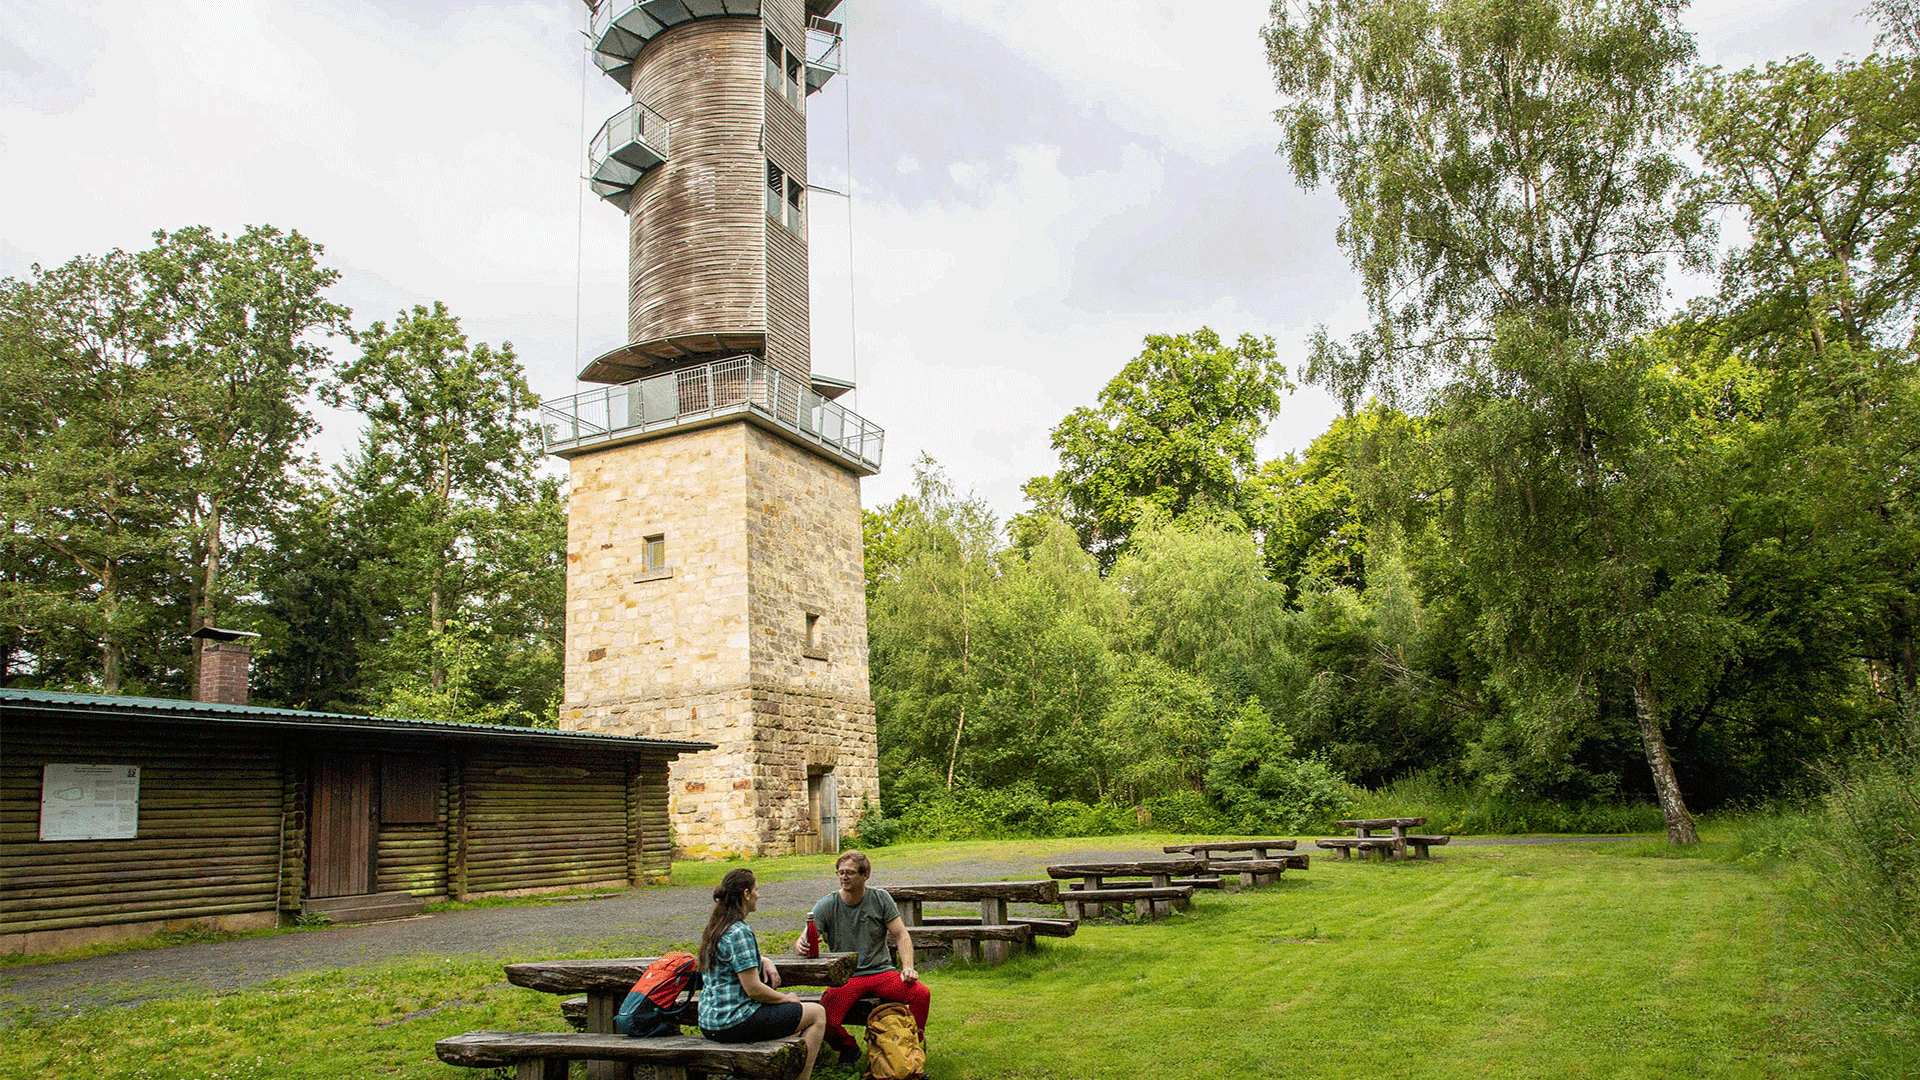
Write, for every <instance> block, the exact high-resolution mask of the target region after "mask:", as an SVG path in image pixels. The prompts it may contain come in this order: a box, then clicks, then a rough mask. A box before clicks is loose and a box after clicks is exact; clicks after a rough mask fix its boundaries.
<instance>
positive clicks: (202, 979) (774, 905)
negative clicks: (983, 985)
mask: <svg viewBox="0 0 1920 1080" xmlns="http://www.w3.org/2000/svg"><path fill="white" fill-rule="evenodd" d="M1629 839H1639V838H1638V837H1621V836H1607V837H1527V838H1519V839H1511V840H1508V839H1462V840H1455V841H1454V842H1453V843H1454V844H1455V845H1456V846H1461V847H1470V846H1478V845H1484V844H1539V843H1579V842H1593V841H1611V840H1629ZM876 854H877V855H878V858H877V859H876V862H877V864H878V865H877V867H876V872H875V874H874V884H875V885H877V886H880V887H882V888H884V887H885V885H886V878H887V874H886V869H887V867H886V856H885V853H884V852H878V853H876ZM1143 854H1144V853H1143V852H1142V851H1141V850H1140V847H1139V846H1138V845H1131V846H1129V845H1126V844H1125V840H1124V838H1118V842H1117V844H1116V846H1114V847H1109V848H1086V849H1082V850H1077V851H1065V852H1054V853H1052V854H1050V855H1047V856H1045V857H1043V858H1041V857H1035V858H1009V859H1005V860H995V859H974V860H969V861H956V862H944V863H938V864H934V865H930V866H928V867H927V868H925V869H917V870H914V871H912V873H911V878H912V880H914V881H916V882H925V883H936V882H947V881H993V880H996V879H1002V878H1013V877H1036V878H1037V877H1044V876H1045V875H1046V867H1047V865H1049V864H1055V863H1066V862H1097V861H1104V860H1117V859H1137V858H1141V857H1143ZM832 888H833V880H832V878H831V876H830V873H828V872H822V873H821V874H820V876H819V877H818V879H814V878H801V879H794V880H790V881H771V882H765V883H763V884H762V885H761V888H760V892H761V897H762V898H761V901H760V908H761V911H763V912H764V913H765V915H766V916H767V917H768V925H770V926H785V925H788V924H790V923H791V924H797V923H798V922H799V920H800V919H801V917H802V913H804V912H805V911H806V910H807V909H808V908H810V907H811V906H812V905H813V902H814V901H815V900H817V899H819V898H820V897H821V896H823V895H825V894H826V892H827V891H829V890H830V889H832ZM712 910H713V896H712V891H711V888H710V887H708V886H693V885H684V886H671V887H668V888H657V889H629V890H625V891H623V892H619V893H615V894H613V895H611V896H607V897H605V898H602V899H592V900H580V901H574V902H571V903H563V904H549V905H542V906H527V907H497V908H480V909H476V910H471V911H452V912H445V913H442V914H438V915H423V916H420V917H417V918H412V919H400V920H396V921H393V922H384V923H370V924H366V925H347V926H340V927H335V928H332V929H329V930H325V931H317V932H313V933H304V934H281V935H276V936H273V937H265V938H252V939H243V940H237V941H219V942H208V943H202V944H195V945H182V946H177V947H174V948H167V949H149V950H144V951H140V952H127V953H116V954H113V955H111V956H99V957H92V958H89V959H85V960H73V961H68V962H65V963H58V964H36V965H32V966H28V967H20V968H13V969H10V970H6V971H0V1028H4V1027H9V1026H12V1025H13V1024H14V1023H16V1022H18V1021H19V1020H20V1019H22V1018H23V1017H24V1016H26V1015H28V1014H40V1015H72V1013H74V1012H78V1011H85V1010H89V1009H97V1008H113V1007H128V1006H133V1005H138V1004H140V1003H142V1002H146V1001H152V1000H155V999H159V998H164V997H172V996H176V995H181V994H196V993H212V994H227V993H233V992H235V991H239V990H243V989H246V988H247V987H250V986H254V985H257V984H259V983H263V982H267V981H269V980H271V979H277V978H280V977H282V976H285V975H293V974H299V973H301V972H307V971H319V970H334V969H339V968H350V967H362V966H368V965H373V964H378V963H382V962H385V961H388V960H396V959H401V958H404V957H408V956H459V955H479V956H512V957H516V958H520V959H536V958H539V957H542V956H550V955H556V954H561V953H568V952H576V951H582V950H587V949H599V950H604V952H605V954H606V955H609V956H623V955H624V956H647V955H653V954H654V953H656V952H658V951H659V949H660V947H661V946H663V945H665V944H668V943H671V942H685V941H692V940H694V939H696V938H698V937H699V935H700V930H701V928H702V927H704V926H705V925H706V920H707V915H708V913H709V912H711V911H712Z"/></svg>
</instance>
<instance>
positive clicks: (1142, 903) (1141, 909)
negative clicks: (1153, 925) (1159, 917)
mask: <svg viewBox="0 0 1920 1080" xmlns="http://www.w3.org/2000/svg"><path fill="white" fill-rule="evenodd" d="M1133 913H1134V914H1135V915H1138V916H1140V917H1141V918H1143V919H1151V918H1153V901H1152V900H1151V899H1148V898H1146V897H1141V898H1140V899H1138V900H1135V901H1134V902H1133Z"/></svg>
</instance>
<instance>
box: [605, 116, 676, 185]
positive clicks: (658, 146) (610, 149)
mask: <svg viewBox="0 0 1920 1080" xmlns="http://www.w3.org/2000/svg"><path fill="white" fill-rule="evenodd" d="M671 136H672V129H671V127H670V126H669V125H668V124H667V121H666V118H665V117H663V116H661V115H660V114H659V113H657V112H654V111H653V110H652V109H649V108H647V107H646V106H645V105H642V104H640V103H639V102H637V101H636V102H634V103H633V104H631V105H629V106H627V107H626V108H624V109H621V110H620V111H619V112H617V113H614V114H613V115H612V116H609V117H607V122H606V123H604V124H601V125H600V130H599V131H597V132H595V133H594V135H593V141H592V142H590V143H588V144H587V158H588V160H589V161H591V162H592V163H593V169H594V171H595V172H596V173H598V172H599V170H600V168H601V166H602V165H604V164H605V163H606V161H607V159H608V158H613V159H614V160H616V161H619V162H621V163H622V164H624V165H627V166H629V167H631V168H633V169H635V170H636V171H645V170H646V169H649V168H652V167H653V166H654V165H657V164H659V163H660V162H661V161H665V160H666V159H667V140H668V139H669V138H670V137H671ZM635 144H638V145H640V146H643V147H646V148H648V149H649V150H651V151H652V154H650V155H640V156H639V157H635V156H634V155H628V157H632V158H634V160H628V158H623V157H621V156H620V153H621V151H622V149H624V148H626V147H628V146H632V145H635ZM647 158H657V159H658V160H645V159H647Z"/></svg>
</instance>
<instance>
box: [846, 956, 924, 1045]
mask: <svg viewBox="0 0 1920 1080" xmlns="http://www.w3.org/2000/svg"><path fill="white" fill-rule="evenodd" d="M863 997H877V998H879V999H880V1000H881V1001H904V1002H906V1005H907V1009H908V1010H909V1011H910V1012H912V1013H913V1022H914V1023H915V1024H917V1025H919V1027H920V1038H921V1040H922V1041H925V1040H926V1037H927V1006H928V1005H930V1004H931V1003H932V1002H933V991H931V990H929V989H927V984H926V983H924V982H920V981H919V980H917V979H916V980H915V981H913V982H908V981H907V980H905V979H903V978H901V977H900V973H899V972H897V971H880V972H875V973H874V974H872V975H855V976H854V977H853V978H851V979H848V980H847V984H846V985H845V986H829V987H827V988H826V989H825V990H822V991H821V992H820V1004H821V1005H822V1006H823V1007H824V1008H825V1009H826V1010H827V1042H829V1043H831V1044H833V1046H835V1047H836V1048H845V1047H848V1046H858V1045H859V1043H857V1042H855V1041H854V1039H853V1036H851V1035H849V1034H847V1029H846V1021H847V1010H848V1009H851V1008H853V1003H854V1002H856V1001H859V1000H860V999H861V998H863Z"/></svg>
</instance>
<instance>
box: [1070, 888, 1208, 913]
mask: <svg viewBox="0 0 1920 1080" xmlns="http://www.w3.org/2000/svg"><path fill="white" fill-rule="evenodd" d="M1060 902H1061V903H1062V904H1064V905H1065V906H1066V909H1067V918H1069V919H1080V918H1084V917H1087V916H1088V915H1089V914H1091V915H1093V916H1096V917H1097V916H1098V915H1099V914H1100V912H1101V910H1102V909H1103V908H1104V906H1105V905H1107V904H1126V903H1131V904H1132V905H1133V911H1134V914H1136V915H1138V916H1140V917H1141V918H1143V919H1163V918H1166V917H1167V916H1168V915H1171V914H1173V911H1174V909H1175V908H1181V909H1185V908H1186V907H1187V905H1188V904H1190V903H1192V902H1193V886H1191V885H1165V886H1149V887H1147V888H1144V889H1142V888H1132V889H1106V888H1101V889H1068V890H1067V891H1066V892H1064V893H1062V894H1060ZM1089 908H1091V909H1092V910H1091V912H1089V910H1088V909H1089Z"/></svg>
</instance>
